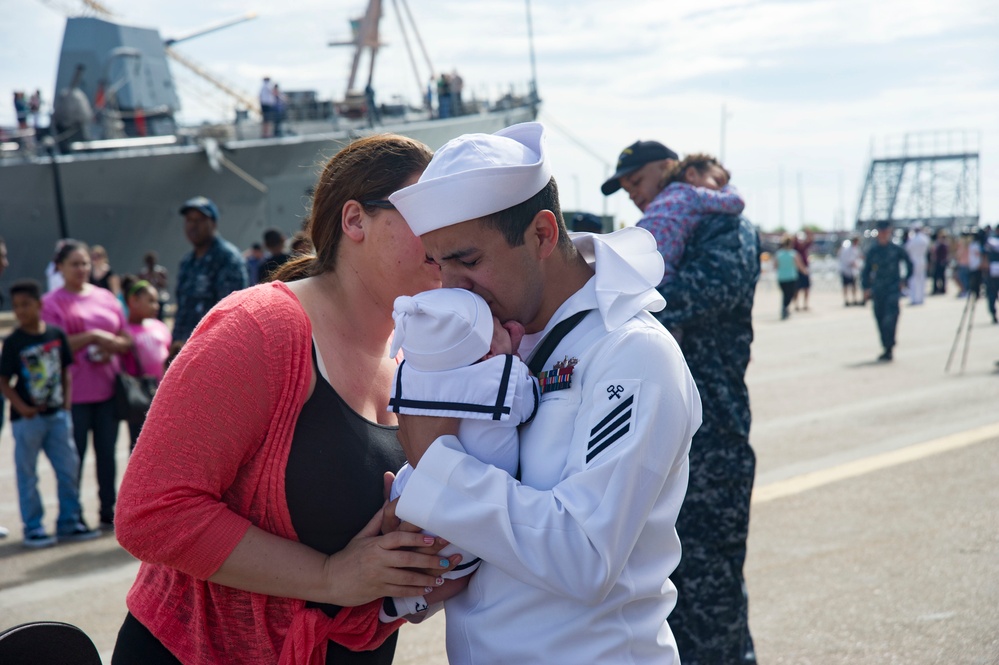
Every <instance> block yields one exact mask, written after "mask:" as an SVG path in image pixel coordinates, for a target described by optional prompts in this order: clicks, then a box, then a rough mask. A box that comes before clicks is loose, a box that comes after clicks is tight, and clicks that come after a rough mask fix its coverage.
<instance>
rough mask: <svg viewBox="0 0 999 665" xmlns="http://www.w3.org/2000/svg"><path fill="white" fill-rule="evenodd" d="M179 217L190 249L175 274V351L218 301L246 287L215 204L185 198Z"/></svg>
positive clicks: (238, 256)
mask: <svg viewBox="0 0 999 665" xmlns="http://www.w3.org/2000/svg"><path fill="white" fill-rule="evenodd" d="M180 214H181V215H183V216H184V234H185V235H186V236H187V240H188V242H190V243H191V246H192V248H193V249H192V250H191V251H190V252H188V253H187V254H185V255H184V257H183V258H182V259H181V261H180V270H178V271H177V288H176V290H175V292H174V295H175V296H176V299H177V312H176V314H175V316H174V323H173V341H174V350H175V351H176V350H178V349H179V345H180V344H183V343H184V342H186V341H187V338H188V337H190V336H191V333H192V332H194V328H195V326H197V325H198V323H199V322H200V321H201V317H203V316H204V315H205V314H207V313H208V310H210V309H211V308H212V307H214V306H215V304H216V303H218V301H220V300H222V299H223V298H225V297H226V296H227V295H229V294H230V293H232V292H233V291H239V290H240V289H245V288H246V287H247V286H248V285H249V284H248V278H247V273H246V261H245V260H244V259H243V256H242V254H240V252H239V250H238V249H236V246H235V245H233V244H232V243H230V242H228V241H227V240H225V239H224V238H223V237H222V236H221V235H219V233H218V222H219V209H218V207H217V206H216V205H215V203H214V201H212V200H211V199H208V198H206V197H204V196H196V197H194V198H193V199H188V200H187V201H185V202H184V205H183V206H181V208H180Z"/></svg>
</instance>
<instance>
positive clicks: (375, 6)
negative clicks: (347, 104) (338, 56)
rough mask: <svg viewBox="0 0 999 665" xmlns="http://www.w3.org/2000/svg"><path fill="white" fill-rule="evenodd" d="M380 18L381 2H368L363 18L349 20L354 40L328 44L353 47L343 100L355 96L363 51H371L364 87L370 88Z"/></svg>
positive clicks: (378, 0)
mask: <svg viewBox="0 0 999 665" xmlns="http://www.w3.org/2000/svg"><path fill="white" fill-rule="evenodd" d="M381 18H382V3H381V0H369V2H368V8H367V10H366V11H365V12H364V16H362V17H361V18H359V19H353V20H351V22H350V24H351V28H352V30H353V33H354V38H353V39H352V40H350V41H343V42H330V43H329V45H330V46H353V47H354V59H353V61H352V62H351V65H350V78H349V79H348V80H347V90H346V93H345V94H344V99H347V98H348V97H349V96H351V94H356V91H357V88H356V87H355V83H356V81H357V70H358V68H359V67H360V64H361V54H362V53H363V52H364V49H368V50H370V51H371V55H370V60H369V62H368V80H367V84H366V86H368V87H370V86H371V82H372V80H373V78H374V74H375V57H376V56H377V55H378V48H379V47H380V46H381V45H382V44H381V42H380V41H379V39H378V23H379V21H380V20H381Z"/></svg>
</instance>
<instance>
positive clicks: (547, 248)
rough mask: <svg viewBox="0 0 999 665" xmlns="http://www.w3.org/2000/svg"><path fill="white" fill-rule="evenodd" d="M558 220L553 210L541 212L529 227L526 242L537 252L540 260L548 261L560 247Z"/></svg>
mask: <svg viewBox="0 0 999 665" xmlns="http://www.w3.org/2000/svg"><path fill="white" fill-rule="evenodd" d="M558 235H559V228H558V220H557V219H556V218H555V214H554V213H553V212H552V211H551V210H540V211H538V214H536V215H535V216H534V219H532V220H531V224H530V225H529V226H528V227H527V231H526V234H525V241H526V242H528V243H530V244H531V245H532V246H533V247H534V248H535V251H536V252H537V255H538V258H541V259H546V258H548V257H549V256H550V255H551V253H552V252H554V251H555V248H556V247H557V246H558Z"/></svg>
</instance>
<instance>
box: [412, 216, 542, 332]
mask: <svg viewBox="0 0 999 665" xmlns="http://www.w3.org/2000/svg"><path fill="white" fill-rule="evenodd" d="M421 239H422V240H423V246H424V247H425V248H426V252H427V256H428V257H429V258H430V259H432V260H433V261H434V262H435V263H436V264H437V265H439V266H440V268H441V281H442V282H443V284H444V286H445V287H450V288H458V289H467V290H469V291H471V292H473V293H475V294H478V295H480V296H482V298H483V299H484V300H485V301H486V302H487V303H488V304H489V308H490V309H491V310H492V312H493V314H494V315H495V316H496V317H497V318H498V319H499V320H500V321H501V322H504V323H506V322H507V321H520V322H522V323H523V324H524V326H525V327H526V328H527V330H528V332H536V331H535V330H533V329H532V326H531V325H530V324H531V322H532V321H534V319H535V317H537V315H538V312H539V310H540V307H541V295H542V279H541V275H540V273H539V268H540V266H539V264H538V261H537V259H536V257H534V256H533V255H532V253H531V251H530V248H529V246H528V245H527V244H526V243H525V244H522V245H520V246H518V247H511V246H510V245H509V244H508V243H507V241H506V238H505V237H504V236H503V234H502V233H500V232H499V231H498V230H496V229H494V228H492V227H490V226H487V225H485V224H484V223H482V221H480V220H472V221H468V222H462V223H460V224H454V225H453V226H447V227H444V228H442V229H438V230H436V231H431V232H430V233H426V234H424V235H423V236H421Z"/></svg>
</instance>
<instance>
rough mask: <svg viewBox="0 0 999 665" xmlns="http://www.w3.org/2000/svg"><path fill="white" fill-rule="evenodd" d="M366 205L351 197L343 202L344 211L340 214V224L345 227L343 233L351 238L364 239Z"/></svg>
mask: <svg viewBox="0 0 999 665" xmlns="http://www.w3.org/2000/svg"><path fill="white" fill-rule="evenodd" d="M365 218H366V215H365V214H364V206H362V205H361V204H360V203H359V202H357V201H354V200H353V199H351V200H350V201H347V202H346V203H345V204H343V213H342V214H341V215H340V225H341V227H343V234H344V235H345V236H347V237H348V238H350V239H351V240H355V241H361V240H364V220H365Z"/></svg>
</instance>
